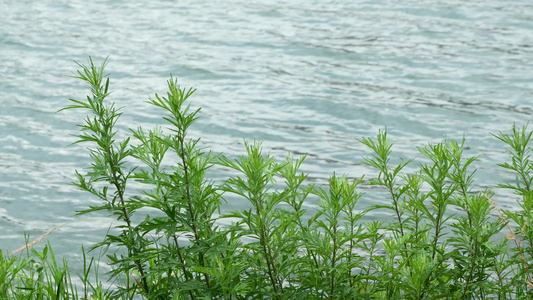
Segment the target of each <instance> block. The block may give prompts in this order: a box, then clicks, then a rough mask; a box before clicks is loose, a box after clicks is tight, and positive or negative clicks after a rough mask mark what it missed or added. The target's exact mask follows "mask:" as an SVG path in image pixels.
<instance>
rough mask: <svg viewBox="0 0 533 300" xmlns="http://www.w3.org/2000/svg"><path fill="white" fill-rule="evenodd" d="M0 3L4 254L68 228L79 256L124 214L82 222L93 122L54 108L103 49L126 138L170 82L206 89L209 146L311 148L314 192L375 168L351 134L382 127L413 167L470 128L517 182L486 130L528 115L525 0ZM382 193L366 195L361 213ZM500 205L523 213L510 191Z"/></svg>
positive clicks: (152, 119) (199, 100)
mask: <svg viewBox="0 0 533 300" xmlns="http://www.w3.org/2000/svg"><path fill="white" fill-rule="evenodd" d="M0 11H1V12H2V18H0V231H1V232H2V234H0V249H10V250H13V249H15V248H18V247H20V246H22V245H23V244H24V234H31V236H33V237H37V236H38V235H40V234H42V233H44V232H46V231H47V230H48V229H50V228H53V227H55V226H58V225H63V226H62V227H61V228H59V229H58V230H56V231H55V232H54V233H52V234H51V235H50V239H51V241H52V242H53V244H54V246H55V249H56V254H58V255H65V256H67V257H69V256H70V257H76V256H78V255H79V254H78V253H79V249H80V248H79V246H80V245H81V243H86V244H90V243H94V242H98V241H101V239H102V237H103V234H104V233H105V231H106V230H107V228H108V227H109V226H110V224H111V222H112V221H113V219H111V218H107V217H105V216H101V217H99V216H95V215H93V216H80V217H76V216H74V213H75V211H76V210H80V209H83V208H86V207H87V206H88V205H90V204H94V203H95V202H94V201H95V199H93V198H91V197H90V196H89V195H86V194H84V193H81V192H78V191H77V190H76V189H75V188H74V187H73V186H71V185H69V182H70V181H71V180H72V179H73V174H74V170H75V169H78V170H82V169H83V168H84V167H86V166H87V165H88V164H89V160H88V155H87V152H86V151H84V147H83V146H80V145H75V146H69V147H67V145H69V144H70V143H72V142H73V141H74V140H75V138H73V137H72V136H71V135H72V134H75V133H76V124H77V123H79V122H80V121H81V118H83V117H84V113H83V112H79V111H68V112H60V113H57V111H58V110H59V109H61V108H62V107H64V106H65V105H67V104H68V98H78V99H80V98H83V97H85V95H86V93H87V92H88V89H87V87H86V86H84V85H83V84H82V83H81V82H79V81H77V80H75V79H73V78H71V77H69V76H70V75H72V73H73V72H74V71H75V70H76V68H77V66H76V65H75V64H74V62H73V61H74V60H75V61H79V62H82V63H85V62H86V60H87V57H88V56H89V55H90V56H92V57H93V58H94V59H95V60H96V61H97V62H98V63H99V62H101V61H102V60H103V59H104V58H105V57H107V56H109V66H108V69H107V70H108V72H109V73H111V89H112V90H113V94H112V95H111V99H112V100H114V101H116V102H117V105H118V106H125V109H124V116H123V118H122V119H121V125H120V128H119V129H120V130H121V132H122V133H126V132H127V128H128V127H132V128H135V127H137V126H146V127H148V128H150V127H152V126H153V125H154V124H155V123H161V116H162V112H161V111H159V110H157V109H156V108H153V107H150V106H149V105H147V104H146V103H145V102H144V101H146V100H147V99H148V97H149V96H151V95H153V94H154V93H155V92H158V93H164V92H165V88H166V80H167V79H168V76H169V74H170V73H172V74H174V75H175V76H177V77H178V78H179V80H180V82H181V84H182V85H184V86H188V87H189V86H190V87H195V88H197V89H198V91H197V92H196V94H195V95H194V97H193V101H194V105H195V106H201V107H203V109H202V113H201V119H200V120H199V121H198V123H197V124H196V127H195V128H194V129H193V130H192V132H191V134H192V135H193V136H195V137H199V136H201V137H202V144H203V145H204V146H207V147H210V148H211V149H212V150H214V151H217V152H224V153H226V154H227V155H229V156H236V155H239V154H242V153H243V138H246V139H262V140H265V142H264V147H265V151H266V152H271V153H272V154H275V155H277V156H278V157H280V159H281V158H282V157H284V156H285V155H286V154H287V153H289V152H290V153H293V154H295V155H298V154H302V153H308V154H309V155H308V158H307V160H306V162H305V163H304V166H303V168H302V170H303V171H304V172H307V173H309V174H310V177H309V178H310V181H309V182H310V183H317V184H323V183H325V182H326V181H327V178H328V177H329V176H330V175H331V174H332V173H333V171H336V172H337V174H341V173H347V174H349V176H351V177H360V176H361V175H362V174H368V177H371V176H373V175H375V173H374V172H372V171H370V170H369V169H368V168H367V167H365V166H363V165H361V164H360V163H359V161H360V160H361V158H362V156H364V155H368V154H369V153H368V151H367V150H366V149H365V148H364V147H363V146H362V145H360V144H359V143H358V142H357V141H355V138H361V137H367V136H375V134H376V133H377V132H378V130H379V129H383V128H385V127H386V128H387V129H388V131H389V134H390V137H391V138H392V139H393V140H394V141H395V143H396V145H395V148H394V149H395V151H396V153H397V154H398V155H399V156H402V157H405V158H411V157H420V156H421V155H420V154H418V152H417V150H416V146H424V145H426V144H427V143H428V142H439V141H441V140H442V139H443V138H444V137H445V136H448V138H459V139H460V138H462V136H463V134H465V136H466V138H467V147H468V148H467V149H468V150H467V154H468V155H476V154H481V155H482V156H481V157H480V158H479V160H478V162H477V163H476V164H475V166H476V167H477V168H479V170H478V173H477V181H476V184H477V187H478V188H479V189H481V188H486V187H489V186H492V185H494V184H496V183H498V182H499V181H500V180H502V179H505V178H509V174H508V173H506V172H503V171H501V170H499V169H498V167H497V166H496V164H497V163H498V162H501V161H503V160H504V159H505V155H506V154H505V149H504V148H503V147H502V144H501V143H500V142H498V141H497V140H496V139H495V138H493V137H492V136H490V134H489V133H496V132H498V131H500V130H504V131H509V130H510V128H511V126H512V124H513V123H514V122H516V123H517V124H519V125H522V124H525V123H527V122H528V121H529V120H530V119H531V117H530V116H531V113H532V112H533V110H532V108H531V104H532V101H533V72H532V70H533V5H531V3H530V2H529V1H503V0H502V1H490V0H488V1H468V2H465V1H458V0H447V1H422V2H421V1H318V0H312V1H297V0H290V1H236V0H228V1H220V2H215V1H179V4H178V3H174V2H172V1H162V0H160V1H149V2H146V1H94V2H92V4H86V2H85V1H78V0H75V1H72V0H69V1H66V0H63V1H39V2H37V1H35V2H34V1H7V0H0ZM413 167H416V164H415V165H413ZM223 174H224V173H223V170H220V173H217V172H215V174H214V176H215V179H217V180H219V179H221V178H223ZM381 196H382V194H379V193H377V192H376V191H374V190H372V191H371V193H369V195H367V196H364V197H363V199H362V200H361V208H367V207H369V206H370V205H372V204H376V203H382V202H383V201H385V198H381ZM495 200H496V201H497V202H498V203H499V204H500V205H501V206H502V207H505V208H513V207H516V205H515V200H516V199H515V197H513V196H512V195H510V194H509V193H505V192H503V191H497V195H496V197H495ZM242 204H243V203H240V202H239V201H238V200H234V199H232V201H231V202H230V203H228V205H227V208H235V207H239V206H242ZM387 217H388V216H387V215H380V214H376V213H374V214H370V215H368V218H378V219H380V218H387Z"/></svg>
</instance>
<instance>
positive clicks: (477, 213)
mask: <svg viewBox="0 0 533 300" xmlns="http://www.w3.org/2000/svg"><path fill="white" fill-rule="evenodd" d="M105 65H106V62H105V61H104V63H103V64H102V65H101V66H100V67H97V66H95V65H94V63H93V61H92V60H91V59H90V60H89V65H88V66H84V65H79V66H80V67H81V70H79V71H78V73H77V75H76V77H77V78H78V79H81V80H83V81H85V82H87V83H88V84H89V85H90V87H91V95H89V96H88V97H87V99H86V100H73V99H71V102H72V104H71V105H70V106H68V107H66V108H65V109H82V110H85V111H86V112H87V114H88V116H87V118H86V119H85V120H84V122H83V123H82V124H81V125H79V126H80V129H81V131H80V133H79V135H77V137H78V141H77V142H78V143H86V144H87V146H88V149H89V155H90V157H91V159H92V164H91V166H90V168H89V171H88V172H86V173H79V172H76V177H77V181H76V182H75V183H74V184H75V185H76V186H77V187H78V188H80V189H81V190H83V191H86V192H89V193H90V194H92V195H94V197H97V198H99V199H100V200H101V202H100V205H98V206H93V207H89V208H88V209H86V210H84V211H82V212H80V214H87V213H92V212H96V211H104V212H107V213H108V214H109V215H112V216H114V217H116V218H117V220H118V221H119V223H118V224H119V225H117V226H116V227H115V228H114V230H111V231H109V232H108V233H107V234H106V236H105V237H104V239H103V241H102V242H101V243H98V244H97V245H96V246H95V247H93V249H92V250H94V249H97V248H100V250H101V251H102V252H101V253H103V254H105V259H106V260H107V263H108V264H109V265H110V266H111V268H112V271H111V272H110V273H109V274H107V275H108V277H109V281H108V282H110V283H112V284H111V285H109V284H106V287H105V288H104V283H103V282H102V280H100V278H99V277H98V276H99V271H98V269H95V268H96V267H97V265H98V264H97V263H96V261H95V259H94V258H90V259H88V258H87V257H86V254H85V250H84V249H82V251H83V257H84V260H85V265H84V270H83V273H82V274H80V275H79V278H80V280H81V281H80V282H81V284H79V283H78V284H76V283H73V280H72V279H71V273H70V271H69V269H68V265H67V262H66V261H64V262H63V264H58V263H57V262H56V259H55V256H54V254H53V252H52V248H51V247H50V245H47V246H46V247H45V248H44V250H43V252H42V253H41V252H38V251H36V250H32V252H31V253H28V254H27V256H26V257H14V256H12V255H5V254H1V252H0V297H1V298H2V299H141V298H143V299H261V298H274V299H308V298H309V299H436V298H444V299H511V298H512V299H526V298H531V297H533V292H532V287H533V285H532V284H531V281H532V280H531V275H530V271H529V270H530V269H531V268H533V266H532V263H531V262H532V258H533V247H532V246H533V244H532V243H533V224H532V221H533V192H532V188H533V177H532V174H533V173H532V172H531V171H532V170H531V169H532V168H533V162H532V161H531V160H530V146H529V141H530V138H531V136H532V132H529V131H528V130H527V127H522V128H516V127H513V129H512V133H511V134H504V133H499V134H497V135H495V137H496V138H498V139H499V140H501V141H503V142H504V143H505V144H507V145H508V146H510V150H509V155H510V163H502V164H500V166H501V167H503V168H506V169H509V170H511V171H513V172H514V173H515V174H516V180H515V181H514V182H504V183H502V184H501V185H500V186H499V187H500V188H507V189H512V190H513V191H514V193H515V194H516V195H518V196H519V197H520V198H521V201H520V202H519V203H518V205H519V209H518V210H516V211H503V212H502V211H500V210H499V209H498V207H497V206H496V205H495V204H494V203H493V202H492V201H491V199H490V198H491V196H492V194H493V192H492V191H491V190H485V191H474V190H473V187H474V185H473V183H474V173H475V170H471V169H470V168H469V167H470V165H471V164H472V162H474V161H475V160H476V158H477V157H467V158H465V157H463V149H464V143H465V141H464V140H463V141H461V142H457V141H454V140H451V141H443V142H442V143H439V144H428V145H427V146H425V147H422V148H419V149H418V150H419V151H420V153H421V154H423V155H424V156H425V157H426V158H427V163H425V164H421V165H420V166H419V168H418V171H417V172H412V173H406V172H404V168H405V167H406V166H407V165H408V164H410V163H412V160H407V161H401V162H400V163H399V164H398V165H393V164H392V163H391V157H392V146H393V144H392V142H391V141H390V139H389V138H388V137H387V132H379V133H378V134H377V136H376V138H375V139H371V138H362V139H360V140H359V142H361V143H363V144H364V145H366V146H367V147H368V148H369V149H370V150H371V151H372V152H373V155H372V156H370V157H365V158H363V161H362V162H363V163H364V164H366V165H368V166H370V167H372V168H374V169H376V170H377V171H378V172H379V175H378V176H377V178H371V179H370V181H369V184H370V185H375V186H379V187H381V188H382V189H384V190H385V191H387V193H388V195H389V199H390V202H389V204H387V205H375V206H374V207H372V208H371V209H370V210H385V211H387V212H388V213H389V215H390V216H391V218H390V220H389V221H387V222H385V221H371V222H363V221H362V220H364V219H363V216H364V215H365V214H366V213H367V211H363V212H361V211H360V210H359V209H358V206H357V205H358V204H357V203H358V202H359V201H368V200H367V199H371V196H370V195H363V193H362V192H361V191H360V190H359V186H360V185H361V184H362V182H363V181H362V180H363V178H359V179H354V180H350V179H348V177H347V176H346V175H341V176H338V175H336V174H335V173H333V175H332V177H331V178H330V179H329V184H328V185H327V186H313V185H307V184H306V183H305V181H306V177H307V175H305V174H302V173H300V172H299V168H300V166H301V164H302V163H303V162H304V159H305V156H303V157H299V158H293V157H291V156H288V157H286V158H285V159H283V160H277V159H276V158H275V157H272V156H270V155H268V154H264V153H263V151H262V147H261V143H259V142H253V143H252V142H245V148H246V149H245V150H246V155H244V156H241V157H239V158H238V159H235V160H232V159H229V158H227V157H225V156H223V155H221V154H213V153H212V152H210V151H207V150H206V149H202V148H201V147H199V139H194V138H191V137H189V135H188V129H189V128H190V126H191V125H192V124H193V123H194V122H195V120H196V119H197V118H198V114H199V112H200V109H197V110H193V109H191V106H190V105H189V104H188V99H189V97H191V95H193V93H194V90H192V89H183V88H181V87H180V86H179V85H178V84H177V81H176V79H174V78H173V77H172V76H171V77H170V80H169V81H168V89H169V91H168V93H167V94H166V96H160V95H157V94H156V95H155V97H154V98H152V99H150V100H149V103H150V104H152V105H154V106H155V107H157V108H159V109H161V110H163V111H164V112H165V113H166V116H165V117H164V118H163V119H164V120H165V121H166V122H167V126H166V127H165V128H164V129H163V128H161V127H155V128H153V129H152V130H148V131H147V130H146V129H143V128H137V129H131V138H126V139H123V140H120V139H118V137H117V131H116V129H115V125H116V123H117V122H118V121H119V118H120V116H121V111H120V109H118V108H116V107H115V105H114V104H113V103H109V102H107V97H108V96H109V78H108V77H107V76H106V75H105V74H104V68H105ZM165 158H170V160H175V161H177V163H175V164H174V165H170V166H169V165H167V164H165V163H164V160H165ZM215 165H217V166H219V167H222V168H227V169H229V170H231V171H232V174H233V175H232V176H231V177H230V178H228V179H227V180H225V181H224V182H223V183H220V184H218V183H215V182H214V181H213V180H210V179H209V178H207V177H206V171H207V170H208V169H209V168H211V167H213V166H215ZM134 181H135V182H139V183H142V184H143V186H144V187H145V188H144V189H143V190H142V191H138V190H136V189H134V188H131V186H132V184H131V183H132V182H134ZM230 195H231V196H230ZM227 198H231V199H234V198H240V200H239V201H241V202H242V203H244V202H246V203H248V204H249V206H248V207H249V208H248V209H239V210H235V211H230V212H226V211H224V210H223V209H222V208H223V205H224V203H225V202H226V199H227ZM305 202H308V203H309V202H314V203H315V204H316V206H315V209H314V210H312V211H307V210H306V209H304V205H303V204H304V203H305ZM450 207H453V208H454V209H455V210H459V211H460V212H459V213H455V214H452V213H450V211H451V210H450ZM148 211H149V212H150V213H149V214H148V213H147V212H148ZM222 219H229V220H231V221H232V223H231V225H227V226H226V225H221V224H222V222H219V220H222ZM510 221H512V223H511V222H510ZM511 224H515V225H514V226H515V227H513V226H511ZM506 230H507V231H508V233H507V238H502V237H501V234H502V233H505V231H506ZM510 241H511V242H510ZM101 258H104V256H103V255H99V256H97V259H101ZM93 274H94V276H95V277H94V278H92V277H91V275H93Z"/></svg>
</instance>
